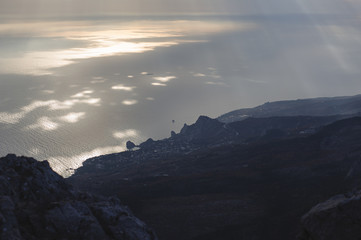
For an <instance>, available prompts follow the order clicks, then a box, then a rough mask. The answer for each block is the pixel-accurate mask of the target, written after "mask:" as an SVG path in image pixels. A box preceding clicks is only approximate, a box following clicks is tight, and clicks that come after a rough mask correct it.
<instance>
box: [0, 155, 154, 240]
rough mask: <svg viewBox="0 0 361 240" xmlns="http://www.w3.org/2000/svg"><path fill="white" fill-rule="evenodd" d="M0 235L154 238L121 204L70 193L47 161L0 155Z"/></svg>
mask: <svg viewBox="0 0 361 240" xmlns="http://www.w3.org/2000/svg"><path fill="white" fill-rule="evenodd" d="M0 239H4V240H7V239H12V240H22V239H26V240H32V239H64V240H65V239H77V240H78V239H87V240H90V239H94V240H99V239H102V240H106V239H109V240H110V239H122V240H156V239H157V237H156V235H155V233H154V232H153V231H152V230H151V229H150V228H148V227H147V226H146V225H145V224H144V223H143V222H142V221H140V220H139V219H137V218H136V217H134V216H133V215H132V213H131V212H130V210H129V209H128V208H127V207H126V206H123V205H121V203H120V201H119V200H118V199H117V198H100V197H96V196H92V195H89V194H84V193H79V192H77V191H74V190H73V189H72V187H71V186H70V185H68V184H67V183H66V182H65V181H64V179H63V178H62V177H61V176H59V175H58V174H56V173H55V172H53V171H52V170H51V168H50V167H49V163H48V162H47V161H43V162H39V161H37V160H35V159H33V158H27V157H17V156H15V155H12V154H9V155H7V156H6V157H3V158H0Z"/></svg>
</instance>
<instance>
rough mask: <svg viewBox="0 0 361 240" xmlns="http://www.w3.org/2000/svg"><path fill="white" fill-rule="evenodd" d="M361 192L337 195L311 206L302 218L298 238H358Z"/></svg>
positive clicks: (360, 226)
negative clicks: (301, 227)
mask: <svg viewBox="0 0 361 240" xmlns="http://www.w3.org/2000/svg"><path fill="white" fill-rule="evenodd" d="M360 212H361V192H358V193H356V194H354V195H352V196H344V195H337V196H335V197H333V198H331V199H329V200H327V201H325V202H323V203H320V204H318V205H316V206H315V207H313V208H312V209H311V210H310V211H309V212H308V213H307V214H306V215H304V216H303V218H302V225H303V231H302V234H301V236H300V238H299V240H326V239H327V240H339V239H347V240H358V239H360V236H361V215H360Z"/></svg>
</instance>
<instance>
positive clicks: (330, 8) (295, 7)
mask: <svg viewBox="0 0 361 240" xmlns="http://www.w3.org/2000/svg"><path fill="white" fill-rule="evenodd" d="M360 9H361V3H360V1H357V0H105V1H99V0H31V1H30V0H11V1H8V0H0V14H1V15H2V16H13V17H49V16H81V15H109V14H110V15H112V14H115V15H117V14H138V15H142V14H241V15H253V14H299V13H308V14H350V13H352V14H357V13H360Z"/></svg>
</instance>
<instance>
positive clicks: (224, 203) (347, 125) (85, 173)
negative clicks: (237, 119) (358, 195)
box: [69, 117, 361, 240]
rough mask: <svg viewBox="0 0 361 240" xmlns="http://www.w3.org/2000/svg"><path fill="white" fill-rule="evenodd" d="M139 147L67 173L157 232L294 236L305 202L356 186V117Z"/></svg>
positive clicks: (360, 125) (359, 134)
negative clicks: (214, 140) (273, 134)
mask: <svg viewBox="0 0 361 240" xmlns="http://www.w3.org/2000/svg"><path fill="white" fill-rule="evenodd" d="M139 154H145V153H144V152H142V151H141V150H139V152H138V151H136V152H127V153H122V154H118V155H111V156H104V157H99V158H95V159H92V160H89V161H88V162H86V163H85V164H84V167H83V168H81V169H79V170H78V171H77V172H76V174H75V175H74V176H73V177H71V178H70V179H69V180H70V181H71V182H73V183H74V184H75V185H76V186H77V187H78V188H80V189H82V190H87V191H90V192H96V193H100V194H104V195H112V194H114V193H116V194H117V195H118V196H119V197H121V198H122V199H125V200H126V202H127V203H128V204H130V205H131V206H132V209H134V211H135V212H136V213H137V214H138V215H139V216H142V218H143V219H145V220H146V221H147V222H148V223H149V224H150V225H151V226H152V227H154V228H155V229H156V231H157V232H158V233H159V236H160V239H174V240H177V239H179V240H180V239H182V240H183V239H199V240H200V239H209V240H212V239H247V240H248V239H254V240H256V239H294V238H295V236H296V235H297V233H298V232H299V229H298V223H299V219H300V217H301V216H302V215H303V214H304V213H305V212H307V211H308V210H309V209H310V208H311V207H312V206H314V205H315V204H317V203H318V202H320V201H324V200H326V199H327V198H329V197H331V196H332V195H335V194H339V193H343V192H348V191H350V190H352V189H354V188H358V187H360V182H361V181H360V180H361V163H360V157H359V156H360V155H361V118H358V117H356V118H351V119H345V120H341V121H338V122H336V123H334V124H331V125H329V126H327V127H325V128H323V129H322V130H320V131H319V132H318V133H316V134H314V135H311V136H307V137H304V136H303V137H294V138H282V139H280V140H277V139H274V138H273V139H271V140H270V139H264V138H262V139H261V140H260V141H253V142H251V143H249V144H244V143H241V144H238V143H229V144H223V145H218V146H213V147H210V148H209V147H208V148H200V149H198V150H194V151H192V152H187V153H179V152H177V153H176V154H171V153H167V154H163V155H162V154H159V155H157V156H154V157H149V158H138V157H137V156H138V155H139ZM125 155H128V160H125V159H126V156H125ZM131 156H132V157H131ZM111 166H112V167H111Z"/></svg>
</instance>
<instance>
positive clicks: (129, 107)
mask: <svg viewBox="0 0 361 240" xmlns="http://www.w3.org/2000/svg"><path fill="white" fill-rule="evenodd" d="M0 20H1V21H0V155H6V154H8V153H15V154H17V155H25V156H30V157H34V158H36V159H38V160H39V161H42V160H48V161H49V162H50V165H51V167H52V168H53V169H54V170H55V171H56V172H58V173H59V174H61V175H62V176H64V177H68V176H70V175H71V174H72V173H73V172H74V170H75V169H77V168H78V167H80V166H81V165H82V163H83V162H84V161H85V160H86V159H88V158H91V157H95V156H99V155H104V154H109V153H115V152H120V151H124V150H126V148H125V143H126V142H127V141H129V140H130V141H133V142H134V143H135V144H139V143H141V142H143V141H145V140H147V139H148V138H153V139H154V140H157V139H162V138H167V137H170V133H171V131H176V132H178V131H179V130H180V129H181V128H182V126H183V125H184V124H185V123H187V124H192V123H193V122H194V121H196V119H197V118H198V116H199V115H207V116H210V117H213V118H216V117H217V116H219V115H221V114H223V113H226V112H228V111H231V110H235V109H239V108H247V107H253V106H256V105H259V104H262V103H264V102H267V101H276V100H285V99H297V98H309V97H320V96H342V95H353V94H359V93H360V89H361V80H360V76H361V72H360V69H361V54H360V52H361V42H360V39H361V28H360V26H361V24H360V19H359V17H357V16H339V15H338V16H334V15H266V16H265V15H262V16H259V15H249V16H248V15H243V16H222V15H217V16H212V15H202V16H195V15H190V16H187V15H180V16H176V15H170V16H154V15H153V16H88V17H72V18H70V17H68V18H39V19H34V18H33V19H25V18H24V19H22V18H16V19H11V18H9V17H8V18H0Z"/></svg>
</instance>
